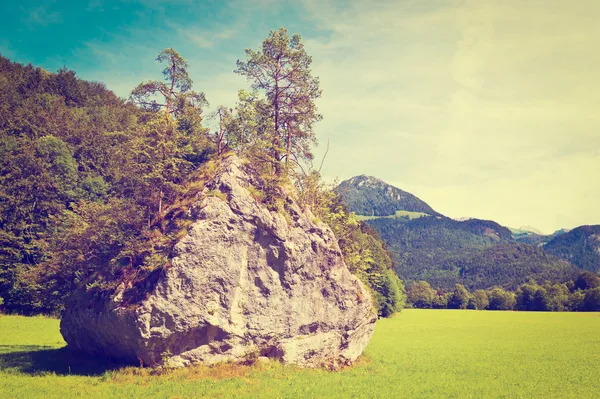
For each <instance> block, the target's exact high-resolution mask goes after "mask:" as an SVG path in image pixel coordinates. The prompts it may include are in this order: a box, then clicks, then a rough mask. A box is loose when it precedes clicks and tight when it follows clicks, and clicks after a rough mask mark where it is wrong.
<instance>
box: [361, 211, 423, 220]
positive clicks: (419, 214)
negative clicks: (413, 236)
mask: <svg viewBox="0 0 600 399" xmlns="http://www.w3.org/2000/svg"><path fill="white" fill-rule="evenodd" d="M423 216H427V214H426V213H424V212H411V211H396V213H395V214H394V215H388V216H365V215H356V219H357V220H373V219H398V218H407V219H410V220H412V219H418V218H420V217H423Z"/></svg>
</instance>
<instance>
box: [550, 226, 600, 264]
mask: <svg viewBox="0 0 600 399" xmlns="http://www.w3.org/2000/svg"><path fill="white" fill-rule="evenodd" d="M544 250H546V251H548V252H549V253H551V254H553V255H555V256H558V257H559V258H562V259H565V260H567V261H569V262H571V263H573V264H574V265H577V267H579V268H580V269H582V270H588V271H592V272H600V225H594V226H580V227H577V228H575V229H573V230H570V231H568V232H566V233H564V234H561V235H559V236H557V237H556V238H554V239H553V240H551V241H550V242H548V243H546V244H545V245H544Z"/></svg>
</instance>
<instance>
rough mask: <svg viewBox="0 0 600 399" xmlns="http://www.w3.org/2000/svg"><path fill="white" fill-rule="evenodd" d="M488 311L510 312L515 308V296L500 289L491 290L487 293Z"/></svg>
mask: <svg viewBox="0 0 600 399" xmlns="http://www.w3.org/2000/svg"><path fill="white" fill-rule="evenodd" d="M488 299H489V305H488V309H489V310H512V309H514V307H515V304H516V300H515V294H514V293H512V292H508V291H504V290H503V289H502V288H498V287H496V288H493V289H492V290H491V291H490V292H488Z"/></svg>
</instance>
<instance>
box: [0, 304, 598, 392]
mask: <svg viewBox="0 0 600 399" xmlns="http://www.w3.org/2000/svg"><path fill="white" fill-rule="evenodd" d="M599 331H600V314H599V313H526V312H477V311H451V310H405V311H403V312H402V313H401V314H399V315H397V316H396V317H394V318H392V319H384V320H380V321H379V322H378V324H377V328H376V332H375V335H374V336H373V339H372V341H371V343H370V344H369V346H368V348H367V350H366V354H365V356H364V357H363V358H362V359H361V361H360V362H358V364H357V365H355V366H354V367H352V368H349V369H346V370H343V371H340V372H330V371H326V370H301V369H297V368H293V367H285V366H282V365H281V364H278V363H275V362H271V363H269V364H266V365H254V366H243V365H232V364H225V365H220V366H216V367H193V368H189V369H179V370H173V371H168V372H163V373H159V372H157V371H155V370H151V369H139V368H136V367H128V368H121V369H117V370H111V368H112V367H114V365H112V364H110V363H107V362H105V361H98V360H96V359H90V358H87V357H84V356H80V355H73V354H72V353H70V352H69V351H68V350H66V349H64V348H62V349H61V347H62V346H64V342H63V341H62V339H61V337H60V334H59V332H58V321H57V320H53V319H47V318H42V317H35V318H26V317H15V316H3V317H2V316H0V398H37V397H39V398H61V399H64V398H70V397H77V396H80V397H86V398H107V397H114V398H117V397H118V398H139V397H152V398H189V397H211V398H234V397H235V398H238V397H240V398H255V397H261V398H262V397H264V398H333V397H341V398H376V397H382V398H384V397H385V398H423V397H449V398H469V397H470V398H532V397H539V398H598V397H600V379H599V378H598V376H599V375H600V334H599ZM86 374H89V375H86Z"/></svg>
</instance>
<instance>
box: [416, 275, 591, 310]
mask: <svg viewBox="0 0 600 399" xmlns="http://www.w3.org/2000/svg"><path fill="white" fill-rule="evenodd" d="M407 303H408V304H409V305H410V306H412V307H414V308H422V309H474V310H519V311H557V312H562V311H573V312H576V311H600V277H599V276H598V275H597V274H596V273H593V272H589V271H586V272H582V273H579V275H577V277H576V278H574V279H573V280H569V281H567V282H565V283H551V282H549V281H547V282H545V283H544V284H538V283H536V282H535V280H531V281H529V282H528V283H525V284H522V285H520V286H519V287H518V288H517V289H516V290H515V291H507V290H505V289H503V288H501V287H494V288H492V289H488V290H482V289H479V290H475V291H473V292H469V291H468V290H467V289H466V288H465V287H464V286H463V285H461V284H456V285H455V287H454V289H453V290H450V291H448V292H445V291H443V290H434V289H433V288H431V286H430V285H429V283H428V282H426V281H416V282H413V283H412V284H411V285H410V286H409V287H408V289H407Z"/></svg>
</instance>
